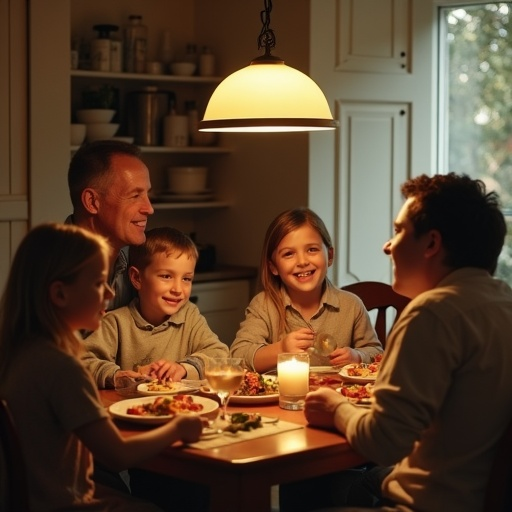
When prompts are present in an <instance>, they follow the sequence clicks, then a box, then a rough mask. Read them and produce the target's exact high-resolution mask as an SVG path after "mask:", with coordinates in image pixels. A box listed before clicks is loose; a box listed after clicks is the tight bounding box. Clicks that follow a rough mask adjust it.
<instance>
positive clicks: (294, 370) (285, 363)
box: [277, 352, 309, 411]
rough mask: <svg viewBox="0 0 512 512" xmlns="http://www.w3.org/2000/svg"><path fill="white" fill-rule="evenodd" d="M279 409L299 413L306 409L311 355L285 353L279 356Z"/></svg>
mask: <svg viewBox="0 0 512 512" xmlns="http://www.w3.org/2000/svg"><path fill="white" fill-rule="evenodd" d="M277 379H278V381H279V407H281V408H282V409H290V410H292V411H298V410H300V409H304V403H305V398H306V394H307V392H308V391H309V354H307V353H303V352H301V353H297V354H291V353H283V354H279V355H278V356H277Z"/></svg>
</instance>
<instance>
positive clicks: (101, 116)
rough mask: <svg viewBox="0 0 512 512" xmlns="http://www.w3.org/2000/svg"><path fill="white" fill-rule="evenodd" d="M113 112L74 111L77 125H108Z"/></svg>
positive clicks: (87, 109) (104, 109)
mask: <svg viewBox="0 0 512 512" xmlns="http://www.w3.org/2000/svg"><path fill="white" fill-rule="evenodd" d="M115 113H116V111H115V110H111V109H107V108H85V109H81V110H77V111H76V118H77V119H78V122H79V123H85V124H89V123H110V121H112V118H113V117H114V114H115Z"/></svg>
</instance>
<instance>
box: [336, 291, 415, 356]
mask: <svg viewBox="0 0 512 512" xmlns="http://www.w3.org/2000/svg"><path fill="white" fill-rule="evenodd" d="M341 289H342V290H345V291H347V292H351V293H354V294H355V295H357V296H358V297H359V298H360V299H361V300H362V301H363V304H364V305H365V307H366V309H367V310H368V311H372V310H374V309H376V310H377V317H376V319H375V325H374V327H375V332H376V333H377V337H378V338H379V340H380V342H381V343H382V346H383V347H384V348H386V338H387V335H388V332H389V330H390V329H391V327H392V326H393V324H394V323H395V322H396V321H397V319H398V317H399V316H400V314H401V313H402V311H403V310H404V308H405V306H407V304H409V301H410V299H408V298H407V297H404V296H403V295H400V294H399V293H396V292H395V291H394V290H393V288H392V287H391V285H389V284H386V283H380V282H378V281H361V282H359V283H352V284H348V285H346V286H343V287H342V288H341ZM389 308H393V309H394V310H395V311H396V315H395V317H394V320H393V321H392V322H391V321H390V322H388V319H387V313H388V309H389ZM388 323H390V324H391V325H388Z"/></svg>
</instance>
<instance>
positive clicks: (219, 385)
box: [205, 357, 244, 420]
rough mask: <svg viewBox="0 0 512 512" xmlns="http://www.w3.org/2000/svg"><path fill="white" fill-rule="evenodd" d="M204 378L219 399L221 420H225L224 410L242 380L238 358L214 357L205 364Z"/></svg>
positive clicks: (241, 367) (241, 369)
mask: <svg viewBox="0 0 512 512" xmlns="http://www.w3.org/2000/svg"><path fill="white" fill-rule="evenodd" d="M205 377H206V380H207V381H208V384H209V385H210V387H211V388H212V389H213V390H214V391H215V392H216V393H217V395H218V397H219V398H220V405H221V408H222V412H221V418H222V419H223V420H226V419H227V413H226V409H227V406H228V400H229V397H230V395H231V393H232V392H233V391H236V390H237V389H238V388H239V387H240V384H241V383H242V380H243V378H244V368H243V366H242V358H240V357H214V358H211V359H208V361H207V362H206V369H205Z"/></svg>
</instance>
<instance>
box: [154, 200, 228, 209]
mask: <svg viewBox="0 0 512 512" xmlns="http://www.w3.org/2000/svg"><path fill="white" fill-rule="evenodd" d="M151 205H152V206H153V208H154V209H155V210H188V209H192V208H193V209H194V210H197V209H199V208H203V209H207V208H229V206H231V205H230V204H229V203H227V202H226V201H203V202H180V203H157V202H154V201H151Z"/></svg>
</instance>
